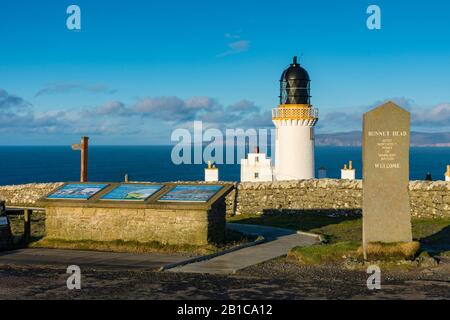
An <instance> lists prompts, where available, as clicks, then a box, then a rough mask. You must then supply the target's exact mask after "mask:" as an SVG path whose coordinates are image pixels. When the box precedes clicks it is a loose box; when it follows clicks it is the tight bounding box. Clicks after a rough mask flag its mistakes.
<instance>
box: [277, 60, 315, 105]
mask: <svg viewBox="0 0 450 320" xmlns="http://www.w3.org/2000/svg"><path fill="white" fill-rule="evenodd" d="M310 82H311V81H310V79H309V75H308V72H307V71H306V70H305V69H303V68H302V67H300V64H298V63H297V57H294V59H293V61H292V63H291V65H290V66H289V67H288V68H287V69H286V70H284V72H283V74H282V75H281V80H280V104H310V98H311V96H310V95H309V92H310V88H309V84H310Z"/></svg>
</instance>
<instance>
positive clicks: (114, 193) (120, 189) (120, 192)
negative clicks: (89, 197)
mask: <svg viewBox="0 0 450 320" xmlns="http://www.w3.org/2000/svg"><path fill="white" fill-rule="evenodd" d="M162 187H163V186H162V185H145V184H134V183H133V184H121V185H120V186H117V187H116V188H114V189H113V190H111V191H110V192H108V193H107V194H105V195H104V196H103V197H101V199H100V200H110V201H145V200H147V199H148V198H149V197H150V196H152V195H153V194H155V193H156V192H158V191H159V190H161V188H162Z"/></svg>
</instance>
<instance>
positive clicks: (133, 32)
mask: <svg viewBox="0 0 450 320" xmlns="http://www.w3.org/2000/svg"><path fill="white" fill-rule="evenodd" d="M71 4H76V5H78V6H79V7H80V8H81V30H80V31H70V30H68V29H67V28H66V19H67V17H68V15H67V14H66V8H67V7H68V6H69V5H71ZM370 4H376V5H378V6H380V8H381V14H382V29H381V30H368V29H367V27H366V19H367V17H368V15H367V14H366V9H367V7H368V6H369V5H370ZM0 46H1V47H0V134H1V136H2V139H1V140H2V141H1V143H0V144H70V143H72V142H75V141H76V140H78V138H79V137H80V136H81V135H84V134H86V135H89V136H91V141H92V143H95V144H167V143H169V142H170V134H171V132H172V130H173V129H174V128H178V127H190V126H191V125H192V121H193V120H194V119H198V120H203V121H204V123H205V125H206V126H208V127H217V128H225V127H232V128H234V127H261V126H262V127H270V126H271V122H270V110H271V108H274V107H276V106H277V103H278V99H277V96H278V94H279V92H278V80H279V77H280V74H281V72H282V71H283V69H284V68H285V67H286V66H287V65H288V64H289V63H290V61H291V59H292V56H293V55H299V56H301V58H300V62H301V64H302V65H303V66H304V67H305V68H306V69H307V70H308V72H309V73H310V76H311V79H312V83H311V87H312V96H313V97H312V103H313V104H314V106H315V107H318V108H319V109H320V115H321V116H320V120H319V126H318V131H319V132H337V131H348V130H359V129H360V127H361V120H360V119H361V114H362V113H363V112H364V111H367V110H368V109H369V108H370V107H372V106H375V105H377V104H379V103H381V102H383V101H384V100H386V99H392V100H394V101H396V102H398V103H399V104H400V105H402V106H404V107H406V108H408V109H409V110H411V112H412V113H413V116H412V119H413V123H412V124H413V129H414V130H417V131H428V132H432V131H448V130H449V129H450V125H449V123H450V90H449V88H450V58H449V56H450V3H449V2H448V1H445V0H441V1H440V0H430V1H427V2H423V1H420V2H419V1H406V0H396V1H382V0H373V1H365V0H346V1H331V0H328V1H324V0H317V1H303V0H295V1H287V0H280V1H276V2H275V1H271V2H269V1H250V0H248V1H243V0H240V1H238V0H227V1H224V0H214V1H211V0H189V1H188V0H184V1H181V0H175V1H144V0H141V1H138V0H128V1H121V0H117V1H106V0H95V1H93V0H89V1H85V0H72V1H65V0H54V1H51V0H40V1H25V0H14V1H12V0H3V1H2V2H1V4H0Z"/></svg>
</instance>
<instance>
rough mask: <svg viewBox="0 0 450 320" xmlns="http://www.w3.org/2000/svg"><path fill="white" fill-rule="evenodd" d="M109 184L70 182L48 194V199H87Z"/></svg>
mask: <svg viewBox="0 0 450 320" xmlns="http://www.w3.org/2000/svg"><path fill="white" fill-rule="evenodd" d="M107 186H108V184H88V183H79V184H78V183H69V184H66V185H64V186H62V187H61V188H59V189H58V190H56V191H54V192H53V193H51V194H49V195H48V196H47V199H64V200H87V199H89V198H91V197H92V196H94V195H95V194H97V193H98V192H100V191H102V190H103V189H105V188H106V187H107Z"/></svg>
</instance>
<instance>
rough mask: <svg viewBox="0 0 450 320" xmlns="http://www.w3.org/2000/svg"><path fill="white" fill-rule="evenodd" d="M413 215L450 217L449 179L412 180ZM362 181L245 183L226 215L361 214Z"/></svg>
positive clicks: (232, 198)
mask: <svg viewBox="0 0 450 320" xmlns="http://www.w3.org/2000/svg"><path fill="white" fill-rule="evenodd" d="M409 194H410V204H411V214H412V216H413V217H421V218H442V217H447V218H450V182H444V181H436V182H430V181H411V182H410V184H409ZM361 207H362V181H361V180H335V179H320V180H317V179H316V180H301V181H292V182H290V181H282V182H244V183H239V184H238V185H237V189H236V190H234V191H233V192H231V193H230V194H229V195H228V197H227V214H261V213H267V214H270V213H286V214H288V213H299V212H325V213H329V214H345V215H354V214H356V215H359V214H361Z"/></svg>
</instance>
